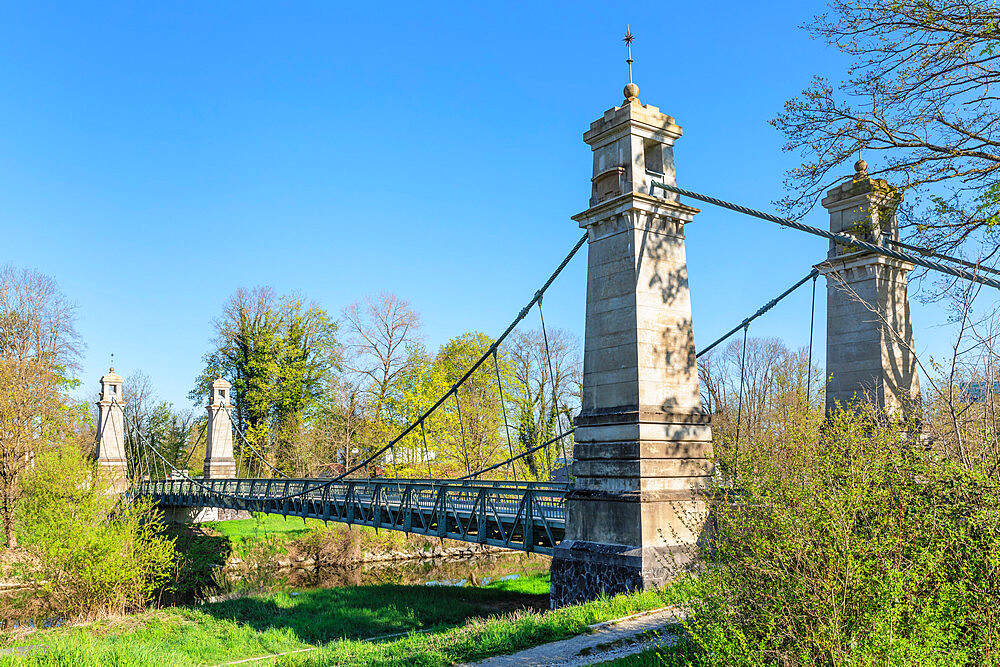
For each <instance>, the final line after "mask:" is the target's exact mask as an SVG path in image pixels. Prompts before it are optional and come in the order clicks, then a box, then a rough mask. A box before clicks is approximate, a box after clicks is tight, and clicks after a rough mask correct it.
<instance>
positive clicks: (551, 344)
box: [504, 329, 583, 480]
mask: <svg viewBox="0 0 1000 667" xmlns="http://www.w3.org/2000/svg"><path fill="white" fill-rule="evenodd" d="M504 357H505V358H506V359H507V363H508V364H509V365H510V367H511V376H512V383H511V384H512V387H511V389H510V391H508V392H507V397H508V399H509V400H510V401H511V403H512V410H511V418H512V422H511V425H512V427H513V428H514V429H515V432H516V434H517V439H516V442H517V445H518V449H519V450H520V451H518V452H517V453H518V454H520V453H524V452H527V451H529V450H531V449H533V448H536V447H538V446H539V445H541V444H543V443H545V442H548V441H549V440H552V439H553V438H554V437H555V436H556V435H558V434H559V433H562V432H565V431H567V430H569V429H570V428H571V427H572V419H573V417H572V416H573V415H574V414H576V412H577V411H578V410H579V406H580V404H581V400H582V397H581V393H582V391H583V387H582V383H583V369H582V366H583V363H582V360H581V358H580V343H579V340H578V339H577V338H576V337H575V336H573V335H572V334H571V333H569V332H568V331H565V330H562V329H553V330H551V331H549V332H548V339H547V340H546V334H545V332H543V331H542V330H541V329H535V330H528V331H516V332H514V334H513V335H512V336H511V338H510V341H509V342H508V343H507V344H506V345H505V347H504ZM550 362H551V363H550ZM572 446H573V445H572V439H570V438H566V439H564V440H562V441H560V442H556V443H553V444H552V445H550V446H549V447H546V448H543V449H540V450H538V451H536V452H535V453H533V454H528V455H527V456H525V457H524V459H523V461H524V463H525V465H526V466H527V470H526V471H524V472H526V473H527V477H529V478H530V479H535V480H543V479H549V478H550V477H551V474H552V471H553V470H554V469H555V468H556V467H557V465H556V462H555V459H556V458H557V457H559V456H562V458H563V459H567V458H568V455H569V452H571V451H572Z"/></svg>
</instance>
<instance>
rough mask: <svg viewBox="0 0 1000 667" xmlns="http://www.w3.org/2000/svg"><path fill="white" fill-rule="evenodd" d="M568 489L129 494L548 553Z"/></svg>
mask: <svg viewBox="0 0 1000 667" xmlns="http://www.w3.org/2000/svg"><path fill="white" fill-rule="evenodd" d="M566 490H567V484H565V483H559V482H511V481H504V480H487V481H468V480H461V481H459V480H454V481H450V480H428V479H377V480H375V479H351V480H337V481H331V480H323V479H169V480H151V481H143V482H139V483H138V484H137V485H136V487H135V493H136V495H140V496H145V497H148V498H150V499H152V500H153V501H154V502H156V503H158V504H159V505H161V506H164V507H219V508H225V509H238V510H248V511H253V512H264V513H269V514H283V515H285V516H289V515H291V516H301V517H307V518H314V519H320V520H323V521H335V522H341V523H348V524H358V525H364V526H371V527H374V528H385V529H388V530H399V531H402V532H407V533H417V534H420V535H431V536H438V537H447V538H450V539H453V540H461V541H464V542H474V543H477V544H490V545H493V546H499V547H506V548H509V549H518V550H522V551H529V552H535V553H544V554H551V553H552V549H553V547H554V546H555V545H556V544H558V543H559V542H560V541H561V540H562V538H563V534H564V532H565V525H566V513H565V502H564V501H565V495H566Z"/></svg>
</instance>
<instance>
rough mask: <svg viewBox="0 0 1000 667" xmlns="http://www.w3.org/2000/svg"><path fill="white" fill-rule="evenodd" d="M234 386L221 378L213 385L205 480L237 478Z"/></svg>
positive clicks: (209, 409)
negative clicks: (233, 406) (233, 407)
mask: <svg viewBox="0 0 1000 667" xmlns="http://www.w3.org/2000/svg"><path fill="white" fill-rule="evenodd" d="M230 389H232V385H231V384H229V383H228V382H226V381H225V380H223V379H222V378H221V377H220V378H219V379H218V380H216V381H215V382H213V383H212V393H211V396H210V397H209V399H208V437H207V439H206V445H205V472H204V473H203V474H204V476H205V478H219V477H236V459H234V458H233V422H232V420H231V419H230V418H229V410H230V409H231V408H232V402H231V400H230V399H231V396H230V393H229V392H230Z"/></svg>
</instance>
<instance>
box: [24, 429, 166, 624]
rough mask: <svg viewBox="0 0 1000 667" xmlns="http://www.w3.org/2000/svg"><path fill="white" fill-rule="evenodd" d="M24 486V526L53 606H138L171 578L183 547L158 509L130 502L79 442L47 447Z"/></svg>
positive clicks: (84, 610) (62, 609) (85, 610)
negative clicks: (177, 548)
mask: <svg viewBox="0 0 1000 667" xmlns="http://www.w3.org/2000/svg"><path fill="white" fill-rule="evenodd" d="M24 488H25V498H24V500H23V501H22V502H21V504H20V505H19V506H18V515H17V519H18V527H19V530H20V531H21V533H22V535H23V544H24V546H25V547H26V548H27V549H28V550H29V551H30V552H31V553H33V554H34V555H35V556H36V557H37V560H38V572H37V573H36V575H37V578H38V579H39V580H40V581H41V583H40V588H39V590H38V592H37V595H38V598H39V601H40V602H41V604H42V605H44V606H45V607H46V608H47V609H48V610H49V611H52V612H55V613H58V614H70V615H80V614H91V613H106V612H112V613H122V612H124V611H134V610H137V609H140V608H142V607H143V606H144V605H145V604H146V603H148V602H149V601H150V600H152V599H153V595H154V593H155V592H156V591H157V589H158V588H159V587H160V586H161V585H162V584H164V583H165V582H166V581H167V579H168V577H169V575H170V573H171V570H172V568H173V566H174V562H175V559H176V553H175V551H174V543H173V540H171V539H168V538H166V537H164V536H163V535H162V522H161V518H160V514H159V512H158V511H157V510H156V509H154V508H153V507H152V506H151V505H150V504H148V503H147V502H142V501H133V502H131V503H124V504H123V503H122V502H121V500H120V499H119V497H118V495H117V494H114V493H112V492H111V489H110V485H109V484H108V480H107V479H106V478H105V477H104V476H103V474H102V471H101V469H100V468H99V467H98V466H96V465H95V464H94V463H92V462H90V461H88V460H87V459H86V458H84V455H83V454H82V453H81V452H80V450H79V448H77V447H76V446H74V445H72V444H66V445H61V446H58V447H56V448H53V449H51V450H48V451H44V452H41V453H40V454H39V455H38V456H37V457H36V459H35V465H34V467H33V468H32V469H31V470H30V471H29V472H28V473H26V474H25V477H24Z"/></svg>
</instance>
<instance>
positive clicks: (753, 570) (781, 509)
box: [688, 411, 1000, 665]
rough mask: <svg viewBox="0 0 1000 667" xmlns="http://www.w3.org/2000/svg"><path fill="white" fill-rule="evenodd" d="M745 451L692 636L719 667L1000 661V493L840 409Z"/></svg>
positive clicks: (725, 500)
mask: <svg viewBox="0 0 1000 667" xmlns="http://www.w3.org/2000/svg"><path fill="white" fill-rule="evenodd" d="M818 424H819V422H818V421H817V420H814V419H805V418H803V419H799V420H798V421H796V422H795V423H792V424H789V425H787V426H786V428H784V429H783V430H782V431H781V432H780V433H764V434H762V435H761V436H760V437H758V438H756V439H754V440H752V441H749V442H747V443H746V444H745V445H744V447H743V452H744V453H743V454H741V459H740V466H739V469H738V472H739V474H738V480H737V482H738V488H739V492H738V493H735V492H725V491H724V492H723V493H721V494H720V497H719V498H718V502H717V503H716V513H717V518H716V521H717V524H716V530H717V536H716V539H715V540H714V543H713V548H712V550H711V551H709V552H708V553H707V557H708V559H709V562H710V563H712V564H713V567H711V568H710V570H709V572H708V573H707V574H706V583H705V585H704V595H703V597H702V598H701V600H700V601H699V602H698V603H696V604H695V605H693V606H692V616H691V618H690V620H689V621H688V630H689V631H690V633H691V634H692V636H693V637H694V639H695V641H696V643H697V644H698V645H699V646H700V648H701V650H702V654H701V657H700V658H699V661H700V663H699V664H706V665H764V664H785V665H797V664H801V665H841V664H866V665H867V664H887V665H911V664H921V665H934V664H937V665H952V664H954V665H958V664H971V663H976V662H984V663H986V664H989V660H990V659H991V656H993V655H996V654H997V650H998V648H1000V628H998V626H997V624H996V620H995V612H996V609H997V608H998V607H1000V596H998V593H997V591H998V590H1000V586H998V585H1000V514H998V512H997V510H996V508H997V507H998V506H1000V490H998V488H997V486H996V484H995V483H994V482H993V481H992V480H990V479H988V478H987V477H985V476H984V475H983V474H982V472H980V471H976V470H970V469H967V468H965V467H963V466H961V465H959V464H957V463H955V462H953V461H951V460H948V459H946V458H943V457H941V456H939V455H938V454H937V453H936V452H934V451H933V450H932V449H928V448H927V447H925V446H923V445H921V444H920V443H919V442H915V441H913V440H912V439H910V438H909V437H908V436H907V432H906V431H904V430H903V428H902V426H901V425H900V424H898V423H890V422H885V421H883V420H880V419H878V415H876V414H873V413H871V412H865V413H856V412H846V411H845V412H839V413H837V414H836V415H833V416H832V417H831V418H830V419H829V420H828V421H827V422H826V424H825V425H823V426H822V428H817V426H818Z"/></svg>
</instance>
